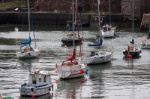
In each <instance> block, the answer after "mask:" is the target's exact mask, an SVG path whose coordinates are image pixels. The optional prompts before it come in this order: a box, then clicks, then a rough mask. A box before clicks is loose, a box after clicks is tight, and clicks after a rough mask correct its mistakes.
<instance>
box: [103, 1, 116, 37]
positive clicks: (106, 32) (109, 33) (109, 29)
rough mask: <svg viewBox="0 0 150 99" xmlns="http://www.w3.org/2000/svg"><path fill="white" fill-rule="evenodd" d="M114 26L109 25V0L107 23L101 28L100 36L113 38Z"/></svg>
mask: <svg viewBox="0 0 150 99" xmlns="http://www.w3.org/2000/svg"><path fill="white" fill-rule="evenodd" d="M115 31H116V27H113V26H112V25H111V1H110V0H109V24H105V25H104V26H103V27H102V29H101V32H102V36H103V37H104V38H113V37H115V36H116V34H115Z"/></svg>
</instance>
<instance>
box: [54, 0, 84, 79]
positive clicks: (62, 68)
mask: <svg viewBox="0 0 150 99" xmlns="http://www.w3.org/2000/svg"><path fill="white" fill-rule="evenodd" d="M72 2H73V4H72V6H73V24H77V26H78V24H79V23H78V22H77V19H78V16H77V0H73V1H72ZM73 28H75V27H74V25H73ZM78 29H79V28H78ZM73 33H75V32H74V31H73ZM78 33H79V30H78ZM72 43H73V47H74V48H73V52H72V55H71V56H70V57H69V58H67V59H66V60H64V61H63V62H62V63H60V64H57V67H56V69H57V71H58V75H59V78H60V79H69V78H76V77H83V76H84V74H85V70H84V68H85V64H82V63H81V61H79V60H78V59H77V57H76V48H75V40H73V42H72Z"/></svg>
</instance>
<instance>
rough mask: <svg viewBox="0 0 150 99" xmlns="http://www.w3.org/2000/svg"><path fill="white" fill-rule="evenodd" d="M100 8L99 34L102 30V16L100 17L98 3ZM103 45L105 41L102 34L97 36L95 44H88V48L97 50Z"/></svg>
mask: <svg viewBox="0 0 150 99" xmlns="http://www.w3.org/2000/svg"><path fill="white" fill-rule="evenodd" d="M98 2H99V3H98V7H97V10H98V20H99V32H101V31H100V28H101V23H100V20H101V16H100V8H99V5H100V1H98ZM102 44H103V39H102V35H101V34H97V35H96V41H95V42H94V43H93V44H88V46H92V47H95V48H99V47H100V46H102Z"/></svg>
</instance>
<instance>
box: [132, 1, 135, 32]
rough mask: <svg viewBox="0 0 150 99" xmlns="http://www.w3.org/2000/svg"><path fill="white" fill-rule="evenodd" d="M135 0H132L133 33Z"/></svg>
mask: <svg viewBox="0 0 150 99" xmlns="http://www.w3.org/2000/svg"><path fill="white" fill-rule="evenodd" d="M134 8H135V5H134V0H132V33H134Z"/></svg>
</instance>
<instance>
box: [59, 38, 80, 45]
mask: <svg viewBox="0 0 150 99" xmlns="http://www.w3.org/2000/svg"><path fill="white" fill-rule="evenodd" d="M61 42H62V43H63V44H64V45H70V46H71V45H72V46H73V42H74V43H75V45H80V44H82V39H71V38H63V39H62V40H61Z"/></svg>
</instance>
